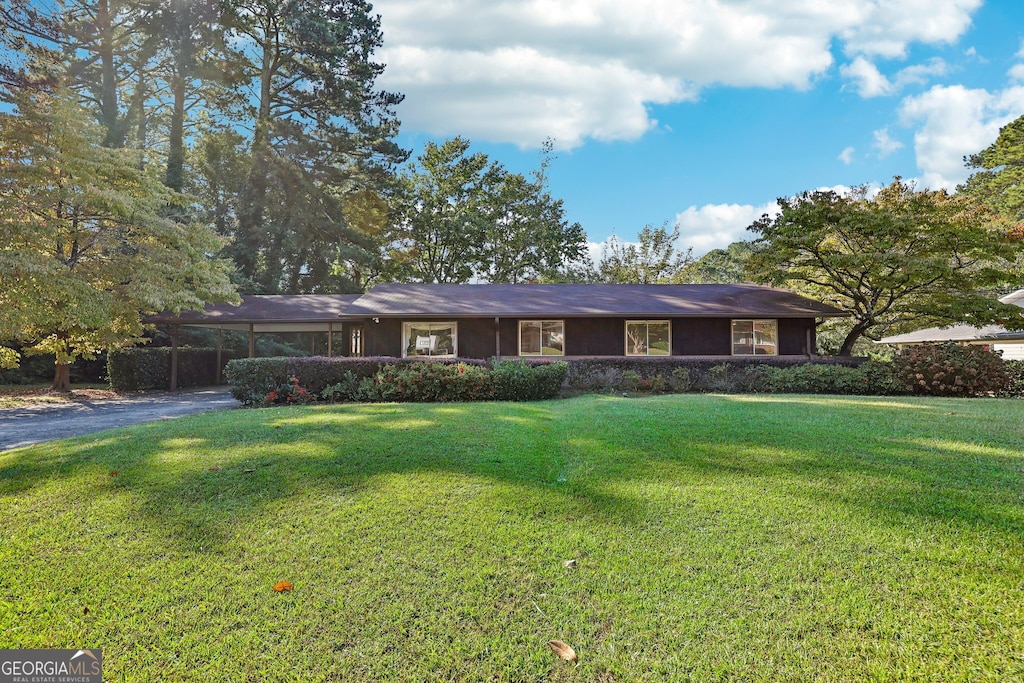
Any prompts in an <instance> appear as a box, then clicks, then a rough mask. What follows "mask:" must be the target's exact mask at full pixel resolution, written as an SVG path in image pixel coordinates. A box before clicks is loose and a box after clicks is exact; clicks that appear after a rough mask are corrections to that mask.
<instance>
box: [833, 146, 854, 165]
mask: <svg viewBox="0 0 1024 683" xmlns="http://www.w3.org/2000/svg"><path fill="white" fill-rule="evenodd" d="M855 151H857V150H855V149H854V148H853V147H847V148H846V149H844V150H843V151H842V152H840V153H839V156H838V157H836V158H837V159H839V161H841V162H843V163H844V164H846V165H847V166H849V165H850V164H852V163H853V153H854V152H855Z"/></svg>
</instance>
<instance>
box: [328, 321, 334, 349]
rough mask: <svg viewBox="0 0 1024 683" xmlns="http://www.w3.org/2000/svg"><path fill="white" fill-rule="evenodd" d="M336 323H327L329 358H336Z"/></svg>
mask: <svg viewBox="0 0 1024 683" xmlns="http://www.w3.org/2000/svg"><path fill="white" fill-rule="evenodd" d="M333 342H334V323H327V357H328V358H333V357H334V346H333Z"/></svg>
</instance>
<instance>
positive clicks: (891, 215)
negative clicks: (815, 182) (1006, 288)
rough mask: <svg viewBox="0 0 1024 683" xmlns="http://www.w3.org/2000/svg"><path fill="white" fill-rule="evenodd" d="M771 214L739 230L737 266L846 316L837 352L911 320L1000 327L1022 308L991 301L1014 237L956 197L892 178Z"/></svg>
mask: <svg viewBox="0 0 1024 683" xmlns="http://www.w3.org/2000/svg"><path fill="white" fill-rule="evenodd" d="M779 205H780V206H781V208H782V211H781V213H780V214H779V215H778V216H776V217H774V218H772V217H769V216H767V215H765V216H763V217H762V218H761V219H760V220H758V221H757V222H755V223H754V224H753V225H751V226H750V227H749V230H751V231H753V232H754V233H756V234H757V235H758V239H757V240H756V242H755V244H754V246H755V251H754V253H753V254H752V255H751V256H750V258H749V260H748V262H747V265H748V272H749V274H750V275H751V276H752V277H753V278H754V279H755V280H756V281H759V282H763V283H768V284H772V285H785V286H788V287H791V288H793V289H795V290H797V291H799V292H801V293H803V294H806V295H808V296H810V297H812V298H815V299H817V300H820V301H823V302H825V303H828V304H831V305H833V306H836V307H838V308H840V309H842V310H844V311H848V312H849V313H850V315H851V323H852V324H851V327H850V330H849V332H848V334H847V335H846V338H845V340H844V341H843V344H842V347H841V348H840V354H841V355H849V354H850V353H851V350H852V348H853V345H854V343H856V341H857V340H858V339H860V338H861V337H862V336H867V337H868V338H871V339H877V338H878V337H879V336H880V335H881V334H884V333H886V332H889V331H897V330H899V329H900V328H901V327H904V326H906V325H908V324H912V325H914V326H916V327H920V326H922V325H935V324H940V325H941V324H952V323H955V322H966V323H970V324H978V325H982V324H990V323H994V322H1001V323H1005V324H1007V325H1009V326H1013V327H1017V328H1024V310H1022V309H1020V308H1017V307H1016V306H1007V305H1004V304H1001V303H999V302H998V301H997V300H996V295H995V292H996V289H997V288H999V287H1000V286H1003V285H1005V284H1006V283H1007V281H1008V279H1010V278H1012V277H1013V276H1012V272H1011V271H1012V262H1013V260H1014V258H1015V257H1016V255H1017V254H1018V253H1019V252H1020V249H1021V242H1020V240H1018V239H1014V238H1013V236H1012V235H1011V234H1010V233H1009V230H1008V226H1007V224H1006V223H1005V222H1002V221H1000V220H998V218H997V216H996V215H995V214H994V213H993V212H992V211H990V210H988V209H986V208H985V207H983V206H981V205H980V204H978V203H977V202H976V201H975V200H974V199H972V198H971V197H969V196H965V195H950V194H947V193H946V192H945V191H943V190H934V191H933V190H920V191H919V190H916V189H915V188H914V187H912V186H911V185H908V184H906V183H904V182H903V181H902V180H901V179H899V178H896V179H895V180H894V181H893V183H892V184H890V185H889V186H888V187H885V188H883V189H882V190H881V191H880V192H879V193H878V194H877V195H876V196H874V197H870V196H869V194H868V191H867V188H865V187H860V188H857V189H855V190H854V191H853V192H851V193H850V194H848V195H844V194H839V193H837V192H834V191H831V190H823V191H816V192H805V193H802V194H800V195H798V196H796V197H794V198H780V199H779Z"/></svg>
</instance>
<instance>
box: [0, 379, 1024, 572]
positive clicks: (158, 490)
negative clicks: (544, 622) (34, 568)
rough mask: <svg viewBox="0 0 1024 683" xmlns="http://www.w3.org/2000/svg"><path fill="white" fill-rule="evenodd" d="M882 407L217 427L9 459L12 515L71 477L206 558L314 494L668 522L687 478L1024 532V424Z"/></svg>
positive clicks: (616, 404)
mask: <svg viewBox="0 0 1024 683" xmlns="http://www.w3.org/2000/svg"><path fill="white" fill-rule="evenodd" d="M698 402H699V403H698ZM872 403H873V401H869V400H864V401H863V402H862V401H860V400H856V399H836V400H830V399H824V398H823V399H807V398H806V397H796V398H793V399H792V400H787V399H781V398H779V397H770V398H765V399H764V400H759V399H758V398H757V397H724V396H688V397H671V396H665V397H657V398H652V399H646V400H635V399H619V398H612V397H581V398H577V399H571V400H567V401H560V402H549V403H538V404H486V403H482V404H453V405H442V404H432V405H419V406H412V407H407V406H402V405H394V404H390V405H364V406H351V405H350V406H330V407H314V408H289V409H277V410H274V411H273V412H271V411H245V412H241V413H234V414H233V416H232V418H231V420H232V421H231V423H229V424H228V425H227V426H225V425H224V423H223V421H220V422H218V421H217V420H218V418H217V417H216V414H211V415H209V416H199V417H195V418H191V420H190V421H189V422H188V423H187V424H188V430H189V431H190V432H191V433H188V434H183V433H182V430H181V426H180V424H183V423H179V425H171V424H167V423H157V424H151V425H146V426H142V427H136V428H132V429H130V430H124V431H118V432H113V433H111V434H102V433H101V434H99V435H92V436H91V437H87V438H84V439H80V440H78V441H77V442H71V443H70V444H68V443H63V444H61V445H59V446H58V445H53V444H48V445H42V446H38V447H33V448H28V449H24V450H22V451H17V452H15V453H14V454H11V455H8V456H6V458H4V459H3V460H0V462H3V465H2V466H0V498H3V497H6V496H9V495H12V494H16V493H19V492H22V491H25V490H26V489H30V488H32V487H35V486H42V485H45V484H46V483H47V482H50V481H52V480H54V479H60V478H72V477H74V478H77V479H78V480H79V484H78V486H77V490H76V495H77V496H79V497H80V498H88V497H91V496H103V495H124V496H125V504H126V505H132V506H135V512H136V513H137V514H139V515H141V516H142V517H143V518H144V519H147V520H149V522H150V525H149V526H150V527H151V528H154V529H157V530H159V531H160V532H161V533H164V534H166V535H167V536H168V538H169V539H171V540H173V541H176V542H178V543H179V544H180V545H181V546H182V547H183V548H187V549H190V550H196V549H199V548H202V549H204V552H211V551H216V550H217V549H218V548H219V547H221V546H222V544H223V543H225V542H226V541H227V540H228V538H229V537H230V534H231V533H232V530H233V529H234V527H235V524H236V523H237V522H238V520H240V519H244V518H245V516H247V515H260V514H263V513H264V512H265V511H266V510H268V509H271V508H272V507H273V506H274V504H275V503H276V502H277V501H281V500H286V499H288V498H289V497H292V496H307V495H309V494H310V492H311V491H313V490H316V491H324V490H326V491H334V492H336V493H338V494H341V495H345V496H349V497H351V496H353V495H358V494H369V495H372V493H373V486H374V481H375V479H376V478H377V477H380V476H382V475H392V474H407V473H441V474H443V473H455V474H460V475H469V476H471V477H478V478H480V479H483V480H488V481H491V482H496V483H498V484H502V485H504V486H502V487H501V491H500V492H498V493H497V494H495V495H499V497H503V498H501V500H502V504H503V505H504V506H506V508H507V509H508V510H509V514H530V515H541V516H544V515H550V516H553V517H556V518H559V519H565V518H566V515H570V514H571V515H573V516H574V518H576V519H581V520H587V519H598V520H600V521H609V520H610V521H612V522H613V523H619V524H626V525H637V524H642V523H645V520H651V519H657V518H659V516H661V515H662V514H667V510H666V506H669V505H671V503H672V501H667V500H665V499H664V497H663V494H662V498H657V497H646V496H645V493H644V491H645V485H646V484H650V483H652V482H654V483H658V482H664V481H666V480H667V479H677V480H678V481H679V483H680V486H683V487H687V486H690V487H705V486H720V485H722V484H723V482H727V483H729V484H736V483H740V484H743V485H748V486H749V489H750V490H751V492H752V498H751V499H750V501H749V504H750V505H751V506H752V508H754V509H756V508H757V506H758V505H759V504H760V502H759V501H758V500H757V499H756V497H754V495H755V492H756V491H758V490H785V493H786V495H792V496H798V497H801V498H804V499H808V500H812V501H816V503H818V504H819V505H818V507H817V508H816V509H820V510H823V511H826V512H827V510H828V509H829V507H830V506H843V507H846V508H848V509H853V510H860V511H862V512H864V513H867V514H869V515H871V516H872V518H874V519H877V520H879V522H881V523H886V524H892V525H899V524H901V523H903V522H905V521H906V519H907V518H908V517H911V518H925V519H934V520H943V521H948V522H955V523H958V524H968V525H972V526H979V527H985V528H988V529H991V530H996V531H999V532H1005V533H1013V534H1019V533H1021V532H1024V500H1022V497H1021V485H1020V482H1021V480H1022V475H1024V457H1022V456H1021V454H1020V451H1021V450H1022V448H1024V436H1022V433H1021V431H1020V427H1019V426H1018V425H1019V424H1020V422H1019V421H1017V422H1014V419H1015V418H1013V417H1007V418H1006V419H1007V420H1008V421H1009V422H1010V424H1007V425H1004V427H1005V429H1004V430H1003V431H1002V432H1001V433H1000V434H992V433H991V423H990V422H988V421H987V420H989V415H990V413H984V412H982V411H980V410H977V409H975V408H976V407H977V405H980V404H976V405H974V406H972V405H971V403H970V402H966V403H965V402H962V401H961V402H956V403H955V404H950V405H951V406H953V407H954V408H955V410H956V411H959V415H958V416H957V419H955V420H954V419H951V418H952V417H953V416H950V415H948V414H947V413H948V412H950V410H947V406H946V405H945V404H930V405H928V406H927V407H928V408H929V410H919V408H921V407H922V406H920V405H919V404H915V403H914V402H913V401H909V402H907V403H906V407H907V409H906V410H901V409H900V408H899V407H893V406H888V409H887V410H878V408H879V406H877V405H872ZM887 403H888V402H887ZM899 405H900V404H899V403H898V404H897V406H899ZM936 405H938V406H939V407H938V408H936ZM1015 414H1016V413H1015ZM1018 417H1019V416H1018ZM4 461H6V462H4ZM115 471H116V472H117V475H116V476H111V472H115ZM523 490H529V491H530V492H532V493H531V496H530V500H531V501H532V502H531V505H533V508H532V509H530V510H519V509H518V508H517V507H516V504H517V493H516V492H517V491H520V492H521V491H523ZM662 491H663V490H662ZM423 495H424V497H426V496H431V495H435V494H433V493H432V492H429V491H424V493H423ZM518 497H519V498H522V496H521V495H518ZM537 501H539V502H537ZM441 502H443V501H441ZM452 504H453V505H457V504H458V502H457V501H453V502H452Z"/></svg>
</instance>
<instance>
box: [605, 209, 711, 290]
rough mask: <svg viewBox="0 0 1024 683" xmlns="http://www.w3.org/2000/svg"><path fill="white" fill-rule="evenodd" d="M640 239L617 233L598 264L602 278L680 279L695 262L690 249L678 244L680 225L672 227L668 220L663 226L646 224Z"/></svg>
mask: <svg viewBox="0 0 1024 683" xmlns="http://www.w3.org/2000/svg"><path fill="white" fill-rule="evenodd" d="M638 240H639V241H638V242H637V243H635V244H633V243H629V242H623V241H622V240H620V239H619V238H618V237H616V236H615V235H612V236H611V238H609V240H608V242H607V243H606V244H605V246H604V248H603V250H602V253H601V260H600V261H599V262H598V264H597V273H596V278H597V280H598V281H599V282H608V283H633V284H641V285H652V284H659V283H667V282H676V281H677V278H678V276H679V275H680V273H681V272H682V271H683V269H684V268H686V267H687V266H688V265H690V264H691V263H692V262H693V258H692V257H691V255H690V252H689V251H686V252H681V251H679V250H678V249H677V248H676V243H677V242H678V241H679V227H678V226H675V227H673V228H672V230H671V231H669V229H668V223H665V224H664V225H662V226H661V227H660V228H655V227H653V226H651V225H646V226H644V228H643V229H642V230H641V231H640V234H639V236H638Z"/></svg>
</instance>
